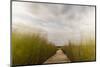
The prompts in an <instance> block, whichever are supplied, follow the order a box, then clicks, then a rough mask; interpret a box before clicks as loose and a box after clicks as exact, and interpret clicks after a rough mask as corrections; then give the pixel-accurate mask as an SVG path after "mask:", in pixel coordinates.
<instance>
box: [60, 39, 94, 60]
mask: <svg viewBox="0 0 100 67" xmlns="http://www.w3.org/2000/svg"><path fill="white" fill-rule="evenodd" d="M62 50H63V51H64V53H65V54H66V55H67V56H68V57H69V59H70V60H71V61H72V62H80V61H95V60H96V56H95V40H91V39H87V40H85V41H81V43H78V44H75V43H72V42H69V44H68V45H65V46H63V47H62Z"/></svg>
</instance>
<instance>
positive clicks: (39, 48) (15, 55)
mask: <svg viewBox="0 0 100 67" xmlns="http://www.w3.org/2000/svg"><path fill="white" fill-rule="evenodd" d="M56 50H57V48H56V47H55V46H54V44H52V43H49V42H48V40H47V39H46V38H44V37H41V36H40V35H36V34H33V35H25V34H23V35H22V34H19V33H17V32H12V64H13V65H30V64H42V63H43V62H44V61H46V60H47V59H48V58H49V57H51V56H52V55H53V54H55V52H56Z"/></svg>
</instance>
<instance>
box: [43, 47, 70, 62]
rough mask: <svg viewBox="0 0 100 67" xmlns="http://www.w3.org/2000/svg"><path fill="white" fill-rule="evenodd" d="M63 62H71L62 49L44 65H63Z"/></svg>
mask: <svg viewBox="0 0 100 67" xmlns="http://www.w3.org/2000/svg"><path fill="white" fill-rule="evenodd" d="M63 62H70V60H69V59H68V57H67V56H66V55H65V54H64V53H63V51H62V50H61V49H58V50H57V51H56V54H55V55H53V56H52V57H50V58H49V59H47V61H45V62H44V64H48V63H63Z"/></svg>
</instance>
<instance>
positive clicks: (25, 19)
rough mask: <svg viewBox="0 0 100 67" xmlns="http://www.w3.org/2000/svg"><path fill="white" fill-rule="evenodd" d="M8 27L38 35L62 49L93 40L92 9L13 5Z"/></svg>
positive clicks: (49, 5)
mask: <svg viewBox="0 0 100 67" xmlns="http://www.w3.org/2000/svg"><path fill="white" fill-rule="evenodd" d="M12 27H13V29H18V30H19V31H20V32H22V31H24V32H25V31H26V32H27V31H28V32H32V31H33V30H35V31H40V32H41V33H45V34H46V35H47V38H48V40H49V41H50V42H53V43H55V44H56V45H64V44H65V43H68V41H69V40H73V41H80V40H81V39H82V38H83V37H89V36H90V37H94V36H95V7H94V6H80V5H67V4H66V5H64V4H50V3H49V4H48V3H32V2H16V1H13V3H12Z"/></svg>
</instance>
